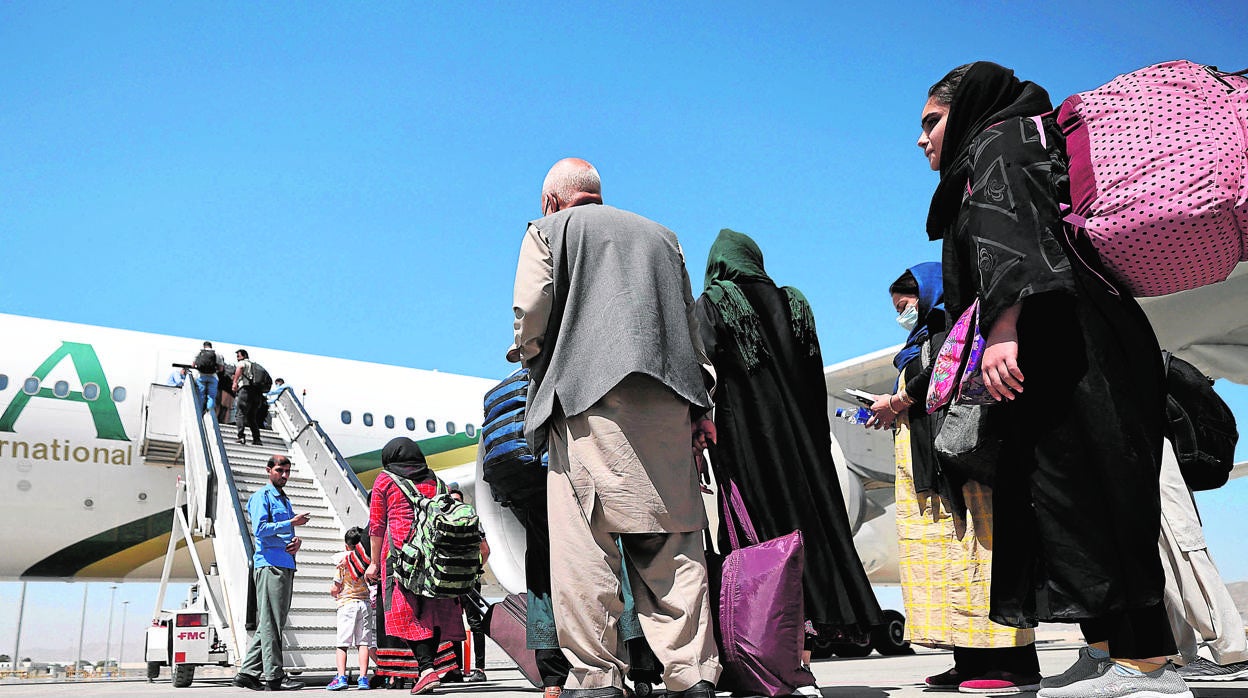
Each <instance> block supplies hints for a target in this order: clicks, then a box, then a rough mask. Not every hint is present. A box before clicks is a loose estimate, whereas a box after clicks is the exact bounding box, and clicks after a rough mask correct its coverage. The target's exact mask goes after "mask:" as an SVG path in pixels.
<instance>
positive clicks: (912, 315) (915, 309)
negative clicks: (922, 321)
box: [897, 303, 919, 332]
mask: <svg viewBox="0 0 1248 698" xmlns="http://www.w3.org/2000/svg"><path fill="white" fill-rule="evenodd" d="M897 324H898V325H901V329H903V330H905V331H907V332H910V331H912V330H913V329H914V326H915V325H917V324H919V306H918V304H917V303H916V304H915V305H911V306H908V307H907V308H906V309H905V311H904V312H902V314H901V315H898V316H897Z"/></svg>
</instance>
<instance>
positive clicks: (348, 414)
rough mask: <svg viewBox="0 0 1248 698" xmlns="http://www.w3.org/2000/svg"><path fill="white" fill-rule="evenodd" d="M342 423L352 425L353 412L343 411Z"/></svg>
mask: <svg viewBox="0 0 1248 698" xmlns="http://www.w3.org/2000/svg"><path fill="white" fill-rule="evenodd" d="M342 423H343V424H350V423H351V410H343V411H342Z"/></svg>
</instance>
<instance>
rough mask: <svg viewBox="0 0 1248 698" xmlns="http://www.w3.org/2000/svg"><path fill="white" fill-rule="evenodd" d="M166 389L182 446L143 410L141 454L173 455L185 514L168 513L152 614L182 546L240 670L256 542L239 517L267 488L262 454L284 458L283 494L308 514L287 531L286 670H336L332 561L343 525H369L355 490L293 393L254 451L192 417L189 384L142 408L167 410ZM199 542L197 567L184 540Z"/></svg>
mask: <svg viewBox="0 0 1248 698" xmlns="http://www.w3.org/2000/svg"><path fill="white" fill-rule="evenodd" d="M168 390H174V391H178V392H179V393H180V395H178V396H177V397H178V403H179V416H180V419H179V422H180V427H181V430H180V431H181V434H180V438H179V441H180V448H173V449H171V448H170V447H169V445H168V443H163V444H162V443H161V442H162V440H163V441H165V442H168V441H169V440H170V438H171V437H170V433H171V432H172V431H173V429H172V428H170V427H169V426H167V425H166V426H163V427H162V426H161V425H160V424H155V425H152V424H151V423H152V422H153V415H152V414H151V413H150V410H149V414H148V415H147V423H146V424H145V429H144V443H143V450H144V451H146V452H150V453H152V454H153V455H156V454H162V453H169V452H176V453H177V454H178V456H179V459H180V460H182V461H183V464H184V467H185V475H184V476H183V477H181V478H180V479H179V483H178V487H179V492H178V496H177V500H176V502H177V503H178V504H185V507H184V508H183V507H175V517H174V519H175V520H174V535H173V536H172V537H171V540H170V545H169V551H168V554H167V555H166V560H165V573H164V574H163V575H162V582H161V592H160V596H161V598H160V599H158V601H157V615H159V612H160V605H161V604H162V603H163V595H164V589H165V585H166V584H167V582H168V578H169V571H170V567H171V562H172V558H173V556H174V554H175V548H176V545H177V543H178V542H179V541H180V540H185V541H186V542H187V544H188V545H187V548H188V550H189V551H190V552H191V556H192V562H193V564H194V566H195V568H196V575H197V577H198V582H199V588H200V589H201V590H204V591H202V592H201V593H203V594H204V596H205V600H206V601H207V610H208V613H209V616H210V620H211V622H212V623H213V625H214V626H215V627H216V628H217V629H218V634H219V637H220V638H221V639H222V641H223V642H224V644H225V645H226V648H227V649H228V657H229V659H228V663H229V664H232V665H234V666H235V667H237V666H238V665H240V664H241V662H242V659H243V656H244V655H245V654H246V651H247V647H248V644H249V641H250V639H251V635H252V633H251V630H253V629H254V618H255V602H254V599H253V595H254V588H253V584H252V581H251V556H252V552H253V547H252V546H253V543H254V539H253V538H252V536H251V532H250V531H251V529H250V522H249V521H248V517H247V513H246V511H247V499H248V498H249V497H250V496H251V495H252V494H253V493H254V492H256V491H257V490H259V489H261V488H263V487H264V486H265V485H267V484H268V483H269V478H268V474H267V471H266V468H265V466H266V463H267V462H268V459H269V457H270V456H272V455H274V454H282V455H285V456H287V457H289V458H290V461H291V475H290V479H289V480H288V482H287V484H286V487H285V492H286V495H287V496H288V497H289V498H290V500H291V504H292V506H293V508H294V510H295V512H296V513H297V514H298V513H302V512H305V511H306V512H308V513H309V514H310V515H311V519H310V520H309V522H308V523H307V524H305V525H303V526H298V527H296V529H295V535H297V536H299V537H300V538H301V539H302V540H303V544H302V547H301V548H300V550H299V553H298V554H297V555H296V563H297V565H298V570H297V571H296V573H295V582H294V597H293V600H292V603H291V610H290V616H289V618H288V619H287V623H286V628H285V632H284V637H283V650H284V656H285V666H286V670H287V671H288V672H290V673H329V674H332V673H335V666H336V659H335V645H336V623H335V608H336V603H335V601H334V599H333V598H332V597H330V595H329V588H330V584H331V583H332V580H333V576H334V564H333V560H332V558H333V556H334V555H335V554H336V553H338V552H341V551H342V550H343V542H342V535H343V532H344V531H345V530H346V529H347V528H350V527H351V526H366V525H367V521H368V503H367V499H366V492H365V489H364V487H363V485H362V484H361V483H360V481H359V480H358V479H357V478H356V477H355V474H354V473H353V472H352V471H351V468H350V466H349V465H348V464H347V462H346V460H345V459H343V457H342V455H341V454H340V453H339V452H338V451H337V449H336V448H335V447H334V445H333V443H332V442H330V440H329V438H328V437H327V436H326V435H325V433H324V431H322V430H321V428H320V426H319V425H318V424H317V423H316V422H315V421H314V420H312V419H311V418H310V417H309V416H308V414H307V412H306V411H305V410H304V408H303V405H302V404H301V403H300V402H299V400H298V398H297V397H296V396H295V394H294V392H293V391H290V390H285V391H283V392H282V393H281V394H280V396H279V397H278V399H277V401H276V403H275V404H273V405H270V406H269V412H270V415H271V418H272V424H271V427H270V428H266V429H263V430H262V431H261V441H262V443H261V444H260V445H253V444H252V443H251V432H250V430H248V431H247V439H246V441H247V442H246V443H239V442H238V440H237V429H236V428H235V426H234V425H232V424H221V425H218V423H217V420H216V417H215V416H214V415H212V414H206V415H202V417H201V416H200V415H198V414H197V412H198V410H197V409H196V407H195V404H196V403H195V400H196V396H195V393H196V392H197V389H196V388H195V387H194V383H193V381H187V383H186V387H185V388H181V389H179V388H167V387H166V386H156V385H154V386H152V391H153V392H152V394H151V395H150V396H149V401H150V403H151V404H153V405H156V404H162V402H163V404H166V405H167V404H168V403H169V401H170V399H171V396H170V395H169V394H167V393H166V394H163V395H162V394H158V393H164V391H168ZM166 416H167V415H166ZM156 421H157V422H159V421H160V420H159V419H157V420H156ZM149 425H150V426H149ZM200 539H207V540H209V541H211V543H212V546H211V547H212V557H211V558H208V557H207V556H205V558H204V559H202V560H201V559H200V558H199V555H198V554H196V553H195V549H194V546H193V545H191V543H192V541H193V540H200ZM170 663H171V664H172V661H171V662H170ZM188 683H189V681H188Z"/></svg>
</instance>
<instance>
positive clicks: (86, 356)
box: [0, 314, 496, 581]
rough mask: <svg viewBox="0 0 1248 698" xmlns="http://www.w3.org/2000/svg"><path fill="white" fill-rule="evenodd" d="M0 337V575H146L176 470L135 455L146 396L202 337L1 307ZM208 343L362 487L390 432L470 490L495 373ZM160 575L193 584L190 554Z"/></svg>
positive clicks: (159, 550) (166, 519)
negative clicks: (261, 374) (249, 367)
mask: <svg viewBox="0 0 1248 698" xmlns="http://www.w3.org/2000/svg"><path fill="white" fill-rule="evenodd" d="M0 336H3V337H5V338H6V340H5V342H4V345H3V349H0V491H3V492H4V495H3V502H4V506H3V507H0V527H3V528H2V529H0V530H4V531H5V532H6V533H5V537H6V540H7V541H9V543H8V545H6V555H4V556H3V560H0V579H7V580H13V579H19V578H20V579H62V580H70V579H73V580H113V581H159V580H160V578H161V572H162V565H163V560H164V555H165V549H166V546H167V544H168V540H169V537H170V535H171V531H172V523H173V509H172V507H173V502H174V486H175V483H176V481H177V478H178V476H179V475H180V474H182V471H183V468H182V467H181V466H178V467H170V466H168V465H166V464H164V463H162V464H156V465H154V464H151V463H149V462H148V459H147V458H145V456H144V454H143V453H142V452H141V448H140V442H139V435H140V433H141V431H142V427H143V421H144V418H145V411H146V409H147V405H146V404H145V402H146V395H147V393H148V386H149V385H151V384H154V383H155V384H162V385H163V384H165V383H166V380H167V378H169V376H170V374H171V373H172V372H174V371H175V370H176V369H175V368H174V364H190V363H191V360H192V358H193V357H194V355H195V353H196V352H198V351H199V349H200V347H201V345H202V343H203V341H204V339H203V338H200V339H191V338H183V337H171V336H167V335H159V334H150V333H146V332H134V331H130V330H119V329H111V328H105V327H94V326H90V325H82V324H75V323H69V322H59V321H55V320H44V319H38V318H30V317H22V316H18V315H5V314H0ZM214 345H215V348H216V349H217V350H218V351H219V352H221V353H222V354H223V355H224V356H227V357H232V356H233V350H234V347H235V346H243V347H244V348H246V349H247V350H248V351H249V353H250V355H251V357H252V358H253V359H255V360H256V361H257V362H259V363H260V364H262V365H263V366H265V367H266V369H267V370H268V371H270V372H271V374H272V375H273V377H274V378H277V377H281V378H284V379H285V381H286V384H287V385H289V386H292V389H294V390H297V391H298V393H299V396H301V398H302V399H303V400H304V401H305V404H306V405H307V408H308V409H309V411H310V413H311V414H312V415H315V416H318V417H320V418H321V421H320V422H319V423H320V426H321V428H322V429H323V430H324V431H325V432H326V433H327V434H328V435H329V436H330V438H331V439H332V441H333V443H334V444H335V446H336V447H337V448H338V450H339V451H340V452H341V453H342V454H343V455H344V456H345V457H346V459H347V461H348V463H349V464H350V466H351V468H352V470H353V471H354V472H355V473H356V475H357V477H358V478H359V479H360V481H361V482H362V483H363V484H364V485H365V486H366V487H371V485H372V482H373V479H374V478H376V476H377V473H378V472H380V468H381V448H382V447H383V446H384V445H385V444H386V442H387V441H389V440H390V439H392V438H394V437H396V436H408V437H410V438H412V439H413V440H415V441H417V442H419V443H420V444H421V447H422V449H423V450H424V452H425V454H426V456H427V458H428V460H429V464H430V466H431V467H432V468H433V469H434V470H435V471H436V472H437V473H438V475H439V476H440V477H441V478H442V479H443V480H444V481H447V482H455V481H461V482H463V483H464V485H463V486H465V487H470V486H471V484H472V478H473V470H474V468H473V464H474V463H475V459H476V451H477V442H478V440H479V438H480V435H479V433H478V431H477V426H478V425H479V424H480V421H481V416H482V413H481V408H482V405H481V397H482V396H483V395H484V393H485V391H486V390H487V389H489V388H490V387H492V386H493V385H494V384H495V383H496V381H494V380H490V379H485V378H474V377H470V376H459V375H453V374H448V373H441V372H437V371H425V370H419V369H413V368H404V367H400V366H387V365H383V364H375V363H367V362H362V361H352V360H349V359H337V358H330V357H324V356H314V355H310V354H299V353H294V352H287V351H279V350H275V349H264V348H261V347H254V346H248V345H228V344H225V343H222V342H214ZM229 428H230V427H228V426H227V425H222V429H223V431H227V432H228V429H229ZM50 522H51V523H54V525H50ZM196 548H197V550H199V551H200V553H201V555H207V556H208V557H207V559H208V560H211V548H210V547H208V546H204V547H202V548H201V546H199V545H197V546H196ZM173 578H174V579H177V580H183V581H193V580H194V579H195V573H194V570H193V569H192V567H191V564H190V562H189V556H187V555H181V556H179V558H178V559H177V561H176V563H175V566H174V569H173Z"/></svg>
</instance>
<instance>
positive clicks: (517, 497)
mask: <svg viewBox="0 0 1248 698" xmlns="http://www.w3.org/2000/svg"><path fill="white" fill-rule="evenodd" d="M528 394H529V369H527V368H522V369H519V370H517V371H516V372H514V373H512V374H511V375H510V376H507V377H506V378H505V379H503V382H501V383H499V384H498V385H496V386H494V387H493V388H491V389H490V391H489V392H487V393H486V394H485V419H484V420H483V421H482V426H481V443H482V451H483V453H484V454H485V455H484V456H483V458H482V462H481V478H482V479H483V480H485V481H486V482H487V483H489V485H490V492H491V493H492V494H493V496H494V501H496V502H498V503H500V504H502V505H503V506H521V507H527V506H539V505H540V506H545V499H546V465H547V459H546V454H545V453H540V454H538V453H534V452H533V450H532V449H531V448H529V444H528V442H527V441H525V439H524V412H525V408H526V407H527V406H528Z"/></svg>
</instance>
